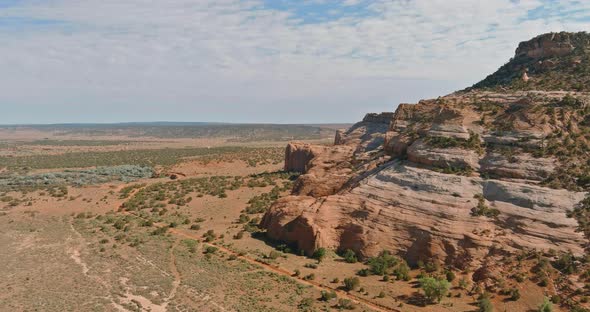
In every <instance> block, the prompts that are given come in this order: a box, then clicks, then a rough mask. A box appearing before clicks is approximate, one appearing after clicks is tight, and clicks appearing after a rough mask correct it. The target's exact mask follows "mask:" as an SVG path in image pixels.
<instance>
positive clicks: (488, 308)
mask: <svg viewBox="0 0 590 312" xmlns="http://www.w3.org/2000/svg"><path fill="white" fill-rule="evenodd" d="M477 307H478V309H477V311H478V312H494V306H493V305H492V301H491V300H490V295H489V294H488V293H483V294H481V295H480V296H479V298H478V299H477Z"/></svg>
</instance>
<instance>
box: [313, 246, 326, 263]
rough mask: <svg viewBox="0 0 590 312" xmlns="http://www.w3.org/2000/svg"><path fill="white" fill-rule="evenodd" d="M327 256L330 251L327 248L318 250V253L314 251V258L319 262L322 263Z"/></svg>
mask: <svg viewBox="0 0 590 312" xmlns="http://www.w3.org/2000/svg"><path fill="white" fill-rule="evenodd" d="M327 255H328V251H327V250H326V248H318V249H317V250H316V251H314V253H313V258H314V259H316V260H318V262H322V261H323V260H324V259H325V258H326V256H327Z"/></svg>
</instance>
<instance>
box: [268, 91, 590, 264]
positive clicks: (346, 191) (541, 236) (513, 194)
mask: <svg viewBox="0 0 590 312" xmlns="http://www.w3.org/2000/svg"><path fill="white" fill-rule="evenodd" d="M563 96H564V94H563V93H551V92H546V93H543V94H542V96H537V95H535V96H532V95H531V94H528V93H524V92H523V93H513V94H498V93H491V92H477V93H466V94H452V95H449V96H446V97H442V98H439V99H435V100H424V101H420V102H419V103H418V104H415V105H409V104H404V105H400V106H399V107H398V109H397V111H396V112H395V113H394V114H392V115H390V116H391V118H392V120H390V122H388V123H387V122H386V118H376V116H374V115H371V116H370V117H369V118H365V120H363V121H362V122H360V123H358V124H356V125H355V126H353V127H352V128H351V129H349V130H347V131H342V132H340V134H339V137H338V139H337V142H336V143H338V144H339V145H335V146H333V147H324V150H322V152H321V153H316V152H314V153H311V152H305V153H303V154H304V155H311V154H313V155H314V157H313V159H311V160H310V161H308V162H307V163H306V165H305V167H306V174H304V175H302V176H301V177H300V178H299V180H298V181H297V182H296V186H295V189H294V192H293V195H294V196H290V197H287V198H283V199H281V200H280V201H278V202H277V203H276V204H275V205H274V206H273V207H272V208H271V210H270V211H269V212H268V213H267V214H266V215H265V216H264V219H263V222H262V226H263V227H264V228H266V229H267V230H268V236H269V237H270V238H272V239H277V240H284V241H288V242H291V243H295V244H297V245H298V246H299V248H301V249H302V250H304V251H305V252H306V253H308V254H311V253H312V252H313V251H314V250H315V249H317V248H319V247H327V248H332V249H336V250H342V249H352V250H355V251H356V252H357V253H358V254H359V255H360V256H373V255H375V254H377V253H379V252H380V251H381V250H384V249H387V250H392V251H395V252H396V253H398V254H399V255H401V256H403V257H404V258H405V259H406V260H407V261H408V262H409V263H416V262H417V261H418V260H424V261H426V260H428V261H430V260H433V259H435V260H437V261H439V262H441V263H446V264H449V265H455V266H458V267H471V266H475V267H477V266H478V265H480V264H481V263H482V261H483V259H485V258H486V257H488V256H490V253H491V251H492V250H493V251H494V252H501V253H515V252H517V251H518V250H523V249H545V250H548V249H553V250H558V251H564V252H565V251H572V252H574V253H576V254H582V253H583V252H584V246H585V244H586V243H587V240H586V239H585V237H584V235H583V233H580V232H578V231H577V222H576V220H575V219H572V218H568V217H567V212H568V211H569V210H571V209H573V207H575V206H576V205H577V203H579V202H580V201H581V200H582V199H583V198H584V196H585V193H583V192H571V191H567V190H556V189H550V188H548V187H544V186H541V185H539V182H540V181H543V180H544V179H546V178H547V177H548V176H549V175H551V174H552V173H553V172H554V171H555V163H556V159H555V158H554V157H552V156H543V157H541V156H539V155H537V156H534V155H533V154H532V152H534V151H535V150H538V149H540V148H543V144H544V143H543V142H544V141H545V140H546V138H547V137H548V135H550V134H551V133H553V132H554V131H555V129H558V128H562V127H563V128H567V127H568V125H567V123H568V122H567V121H565V120H562V121H559V120H556V121H555V122H553V123H552V124H548V123H545V122H542V119H543V118H541V117H542V114H543V112H542V110H541V109H540V108H539V107H544V105H548V103H553V102H554V101H555V100H556V99H557V100H558V99H560V98H562V97H563ZM579 96H581V95H579ZM367 120H368V121H367ZM570 126H571V125H570ZM376 138H377V139H379V142H380V145H379V144H371V142H373V141H374V140H375V139H376ZM288 150H291V152H288V153H287V155H293V154H294V152H293V151H299V150H301V149H300V148H296V147H294V146H290V147H289V148H288ZM303 150H305V151H312V150H314V147H310V146H308V147H305V148H304V149H303ZM387 154H389V156H387V157H386V156H385V155H387ZM306 157H307V156H306ZM480 175H481V176H486V179H484V178H481V177H480ZM478 209H488V210H490V211H494V212H495V214H496V215H497V216H495V217H490V216H485V214H483V213H477V211H478ZM480 214H481V215H480Z"/></svg>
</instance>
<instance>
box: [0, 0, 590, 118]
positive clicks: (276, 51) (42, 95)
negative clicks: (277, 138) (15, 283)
mask: <svg viewBox="0 0 590 312" xmlns="http://www.w3.org/2000/svg"><path fill="white" fill-rule="evenodd" d="M588 30H590V1H574V0H560V1H557V0H555V1H550V0H493V1H492V0H485V1H483V0H482V1H477V0H428V1H426V0H342V1H337V0H124V1H122V0H0V124H22V123H68V122H76V123H77V122H128V121H217V122H248V123H259V122H264V123H339V122H354V121H357V120H360V119H361V118H362V116H363V115H364V114H365V113H367V112H381V111H393V110H394V109H395V107H396V106H397V105H398V104H399V103H412V102H416V101H418V100H419V99H423V98H432V97H437V96H439V95H445V94H448V93H451V92H453V91H455V90H458V89H462V88H465V87H467V86H470V85H472V84H473V83H475V82H477V81H479V80H481V79H483V78H484V77H485V76H486V75H488V74H490V73H492V72H493V71H495V70H496V69H497V68H498V67H499V66H501V65H502V64H504V63H505V62H507V61H508V60H509V58H510V57H512V56H513V55H514V50H515V49H516V46H517V45H518V43H519V42H520V41H524V40H528V39H530V38H532V37H534V36H536V35H538V34H541V33H546V32H551V31H588Z"/></svg>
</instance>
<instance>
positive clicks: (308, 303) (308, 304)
mask: <svg viewBox="0 0 590 312" xmlns="http://www.w3.org/2000/svg"><path fill="white" fill-rule="evenodd" d="M297 310H298V311H304V312H305V311H313V299H312V298H303V299H302V300H301V302H299V304H298V305H297Z"/></svg>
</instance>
